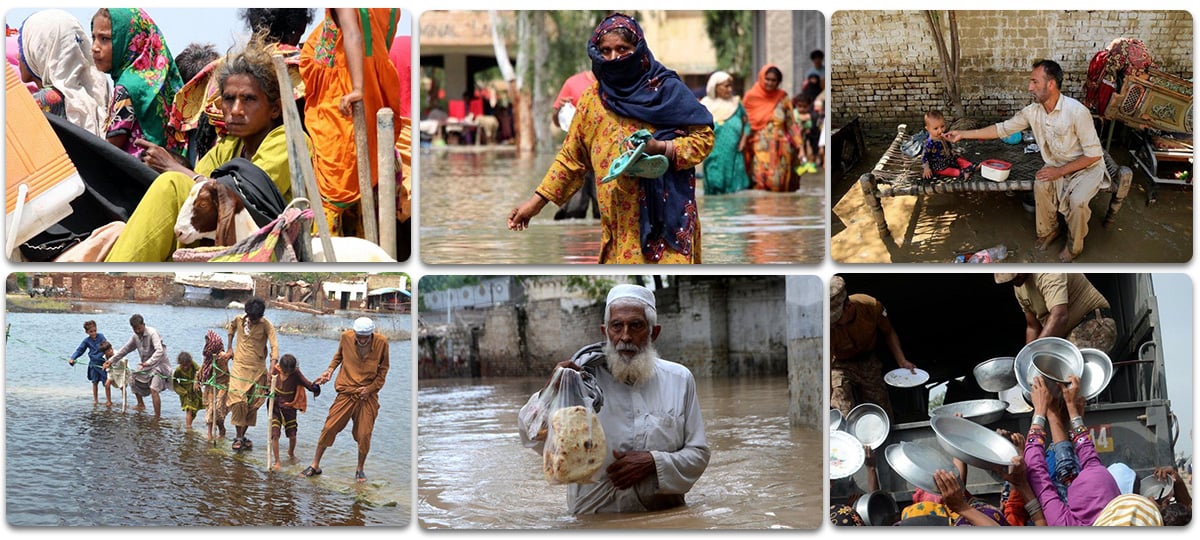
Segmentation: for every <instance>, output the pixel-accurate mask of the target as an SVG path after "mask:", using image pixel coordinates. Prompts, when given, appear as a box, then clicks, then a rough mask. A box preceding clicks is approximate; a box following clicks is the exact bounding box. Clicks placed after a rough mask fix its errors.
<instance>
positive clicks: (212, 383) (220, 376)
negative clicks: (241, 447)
mask: <svg viewBox="0 0 1200 540" xmlns="http://www.w3.org/2000/svg"><path fill="white" fill-rule="evenodd" d="M224 350H225V343H224V342H222V341H221V336H219V335H217V333H216V332H213V331H212V330H209V331H208V333H207V334H205V336H204V365H202V366H200V376H199V377H196V383H195V385H194V386H193V387H194V388H198V389H202V391H203V394H202V397H201V400H202V401H203V402H204V404H205V406H206V407H207V408H208V413H207V414H206V415H205V417H204V423H205V424H208V440H209V441H212V440H214V439H213V427H214V426H215V427H216V428H217V432H218V436H219V437H220V438H222V439H224V438H225V415H226V414H228V413H229V405H228V404H226V403H225V396H226V395H227V394H228V388H229V359H228V358H225V357H224V355H222V354H221V352H222V351H224ZM214 444H215V443H214Z"/></svg>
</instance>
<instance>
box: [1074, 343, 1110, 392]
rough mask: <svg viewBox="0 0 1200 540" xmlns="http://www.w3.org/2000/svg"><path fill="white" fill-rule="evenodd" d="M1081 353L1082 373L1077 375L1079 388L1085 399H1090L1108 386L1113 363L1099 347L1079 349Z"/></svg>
mask: <svg viewBox="0 0 1200 540" xmlns="http://www.w3.org/2000/svg"><path fill="white" fill-rule="evenodd" d="M1079 353H1080V354H1082V355H1083V375H1080V376H1079V388H1080V389H1081V390H1082V391H1083V396H1084V398H1085V399H1092V398H1094V397H1096V396H1098V395H1100V392H1103V391H1104V389H1105V388H1108V383H1109V382H1110V381H1112V376H1113V364H1112V360H1111V359H1109V357H1108V355H1107V354H1104V351H1102V350H1100V349H1079Z"/></svg>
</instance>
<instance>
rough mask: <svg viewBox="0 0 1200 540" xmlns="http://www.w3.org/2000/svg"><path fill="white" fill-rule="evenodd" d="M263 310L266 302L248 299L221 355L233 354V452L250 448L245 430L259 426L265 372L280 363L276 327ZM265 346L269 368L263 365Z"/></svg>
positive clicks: (232, 324)
mask: <svg viewBox="0 0 1200 540" xmlns="http://www.w3.org/2000/svg"><path fill="white" fill-rule="evenodd" d="M266 310H267V305H266V302H263V300H262V299H261V298H251V299H250V301H249V302H246V314H245V315H238V316H237V317H234V318H233V320H232V321H229V326H228V330H229V350H227V351H225V352H224V353H222V354H223V355H224V356H225V358H230V357H231V355H230V352H229V351H233V353H232V358H233V361H232V362H230V363H229V391H228V396H227V398H226V403H228V404H229V416H230V422H231V423H232V424H233V427H234V428H235V429H236V430H237V435H236V436H235V438H234V439H233V449H234V450H249V449H250V448H251V444H250V439H249V438H247V437H246V430H247V429H248V428H249V427H251V426H253V425H255V424H257V423H258V408H259V407H261V406H262V404H263V403H264V402H265V401H266V396H267V392H268V391H269V388H268V387H267V369H268V367H274V366H275V363H276V362H278V361H279V341H278V340H277V338H276V336H275V326H274V325H272V324H271V321H268V320H267V319H266V318H265V317H263V313H264V312H266ZM235 338H236V339H235ZM235 345H236V347H235ZM268 345H270V355H271V356H270V357H271V364H270V366H267V364H266V361H267V352H268V348H267V347H268Z"/></svg>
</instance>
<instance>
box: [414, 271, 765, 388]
mask: <svg viewBox="0 0 1200 540" xmlns="http://www.w3.org/2000/svg"><path fill="white" fill-rule="evenodd" d="M784 294H785V288H784V279H783V278H780V277H757V276H755V277H705V276H691V277H680V278H676V280H675V283H674V284H673V286H672V287H670V288H666V289H663V290H660V291H658V293H657V296H658V298H657V300H658V308H659V309H658V323H659V324H660V325H661V326H662V328H663V330H662V333H661V334H660V335H659V338H658V340H657V341H656V342H655V346H656V347H657V348H658V352H659V356H661V357H662V358H666V359H668V360H671V361H675V362H679V363H681V364H683V365H685V366H688V367H689V368H690V369H691V370H692V372H693V373H694V374H695V375H696V376H699V377H706V376H737V375H781V374H784V373H786V372H787V369H788V366H787V358H788V352H787V347H788V344H787V330H786V328H785V327H786V325H787V321H786V318H785V317H784V314H785V301H784ZM603 318H604V305H603V304H599V303H597V304H593V305H589V306H584V307H577V308H573V309H567V308H564V307H563V306H562V304H561V303H560V302H559V301H558V300H555V299H550V300H541V301H535V302H527V303H526V304H523V305H505V306H497V307H494V308H489V309H487V310H485V311H484V314H483V317H482V321H481V322H479V323H478V326H479V330H478V331H477V332H476V334H475V336H474V337H473V338H472V337H470V334H466V333H464V332H463V329H462V327H463V326H464V325H457V324H456V325H454V328H453V330H452V331H453V332H456V333H457V334H456V335H458V336H459V337H458V338H456V339H455V341H456V342H455V343H454V345H453V356H455V357H469V359H468V360H467V362H468V363H471V362H478V364H479V373H480V375H482V376H485V377H498V376H531V375H544V374H547V373H549V372H550V371H551V369H552V367H553V366H554V364H557V363H558V362H561V361H563V360H567V359H569V358H570V357H571V355H572V354H574V353H575V351H576V350H578V349H579V348H580V347H582V346H584V345H587V344H589V343H594V342H597V341H600V340H601V339H602V335H601V333H600V323H601V321H602V320H603ZM448 331H450V330H448ZM471 340H473V341H474V344H475V346H474V347H472V346H471V344H470V343H469V342H470V341H471ZM426 348H427V349H428V350H427V352H428V353H429V354H430V359H429V361H430V368H429V369H427V370H425V373H428V374H430V376H438V375H436V374H438V373H442V374H445V375H443V376H453V375H452V374H453V373H455V372H456V370H454V369H446V367H447V358H449V357H448V356H447V353H446V352H445V348H446V344H445V343H444V342H437V341H436V340H431V341H430V343H429V344H428V346H427V347H426ZM435 358H436V360H435ZM449 362H450V363H453V362H454V359H449Z"/></svg>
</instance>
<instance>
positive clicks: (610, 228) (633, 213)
mask: <svg viewBox="0 0 1200 540" xmlns="http://www.w3.org/2000/svg"><path fill="white" fill-rule="evenodd" d="M588 55H589V56H590V57H591V59H592V72H593V73H595V75H596V79H597V82H596V83H594V84H592V86H590V87H588V89H587V90H585V91H584V93H583V95H582V96H580V98H579V103H578V105H577V108H576V112H575V118H574V120H573V121H572V122H571V127H570V129H569V130H568V132H567V138H566V140H565V141H564V142H563V146H562V149H561V150H559V153H558V157H557V158H555V161H554V164H552V165H551V166H550V170H549V171H547V172H546V176H545V177H543V179H542V183H541V185H539V186H538V188H537V189H536V190H535V191H534V195H533V196H531V197H530V198H529V199H528V200H527V201H525V202H524V203H523V204H521V206H519V207H517V208H514V209H513V210H512V212H511V213H510V214H509V219H508V227H509V229H512V230H523V229H525V228H526V227H528V226H529V220H530V219H531V218H532V217H533V216H535V215H537V213H538V212H540V211H541V210H542V208H543V207H544V206H545V205H546V203H547V202H554V204H557V205H559V206H562V205H564V204H566V202H567V201H568V200H569V199H570V198H571V195H573V194H574V193H575V192H576V191H578V190H579V189H580V187H582V186H583V182H584V181H585V177H586V173H587V171H588V170H589V169H590V170H592V171H593V172H594V173H595V175H596V178H604V177H605V175H606V173H607V172H608V168H609V165H611V164H612V162H613V160H615V159H617V158H618V157H620V156H621V154H622V153H624V152H625V150H626V148H625V146H624V144H623V141H624V140H625V139H626V138H627V137H629V136H630V135H633V134H634V132H636V131H638V130H641V129H645V130H648V131H650V132H652V133H654V138H653V139H651V140H650V141H649V142H648V143H647V144H646V148H645V153H646V154H649V155H664V156H666V157H667V160H668V163H669V166H668V169H667V172H666V173H665V174H663V175H662V176H661V177H658V178H639V177H635V176H633V175H630V174H622V175H620V176H618V177H616V178H615V179H614V180H612V181H611V182H605V183H600V184H598V185H597V187H596V195H597V199H598V201H599V203H600V227H601V240H600V262H601V263H618V264H650V263H660V264H693V263H699V262H700V216H699V211H698V208H697V205H696V176H695V167H696V165H698V164H700V163H701V162H703V161H704V158H705V157H707V156H708V153H709V152H710V151H711V150H712V145H713V130H712V114H711V113H709V112H708V109H706V108H704V106H703V105H701V104H700V102H699V101H698V100H696V98H695V96H694V95H693V94H692V93H691V90H689V89H688V88H687V86H686V85H684V84H683V81H682V80H680V79H679V76H678V75H676V74H675V72H674V71H671V70H669V69H667V68H666V67H663V65H662V64H660V63H658V62H657V61H656V60H654V55H653V54H651V52H650V49H649V48H648V47H647V46H646V40H645V37H644V36H643V34H642V29H641V27H640V26H638V24H637V22H636V21H634V20H633V19H632V18H630V17H628V16H626V15H623V14H619V13H618V14H614V15H610V16H609V17H608V18H606V19H605V20H604V21H603V22H601V23H600V26H598V27H596V30H595V31H594V32H593V34H592V39H591V41H590V42H589V46H588Z"/></svg>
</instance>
